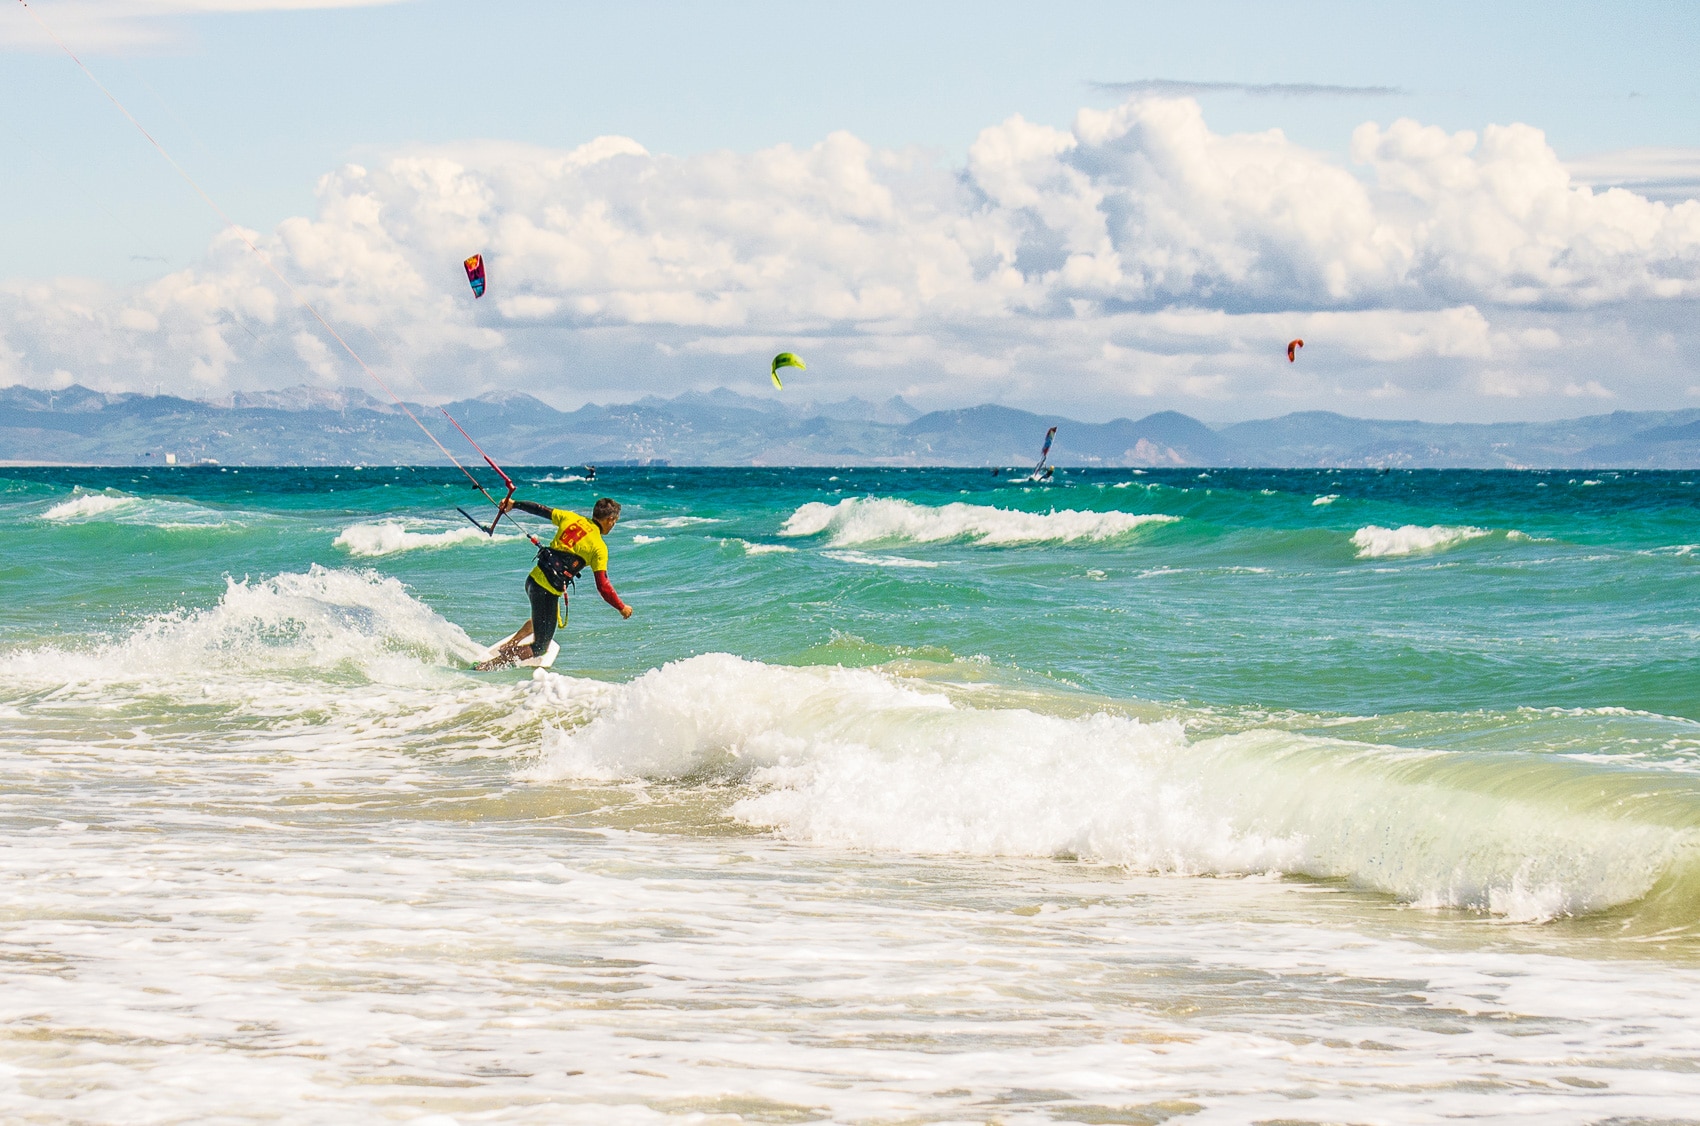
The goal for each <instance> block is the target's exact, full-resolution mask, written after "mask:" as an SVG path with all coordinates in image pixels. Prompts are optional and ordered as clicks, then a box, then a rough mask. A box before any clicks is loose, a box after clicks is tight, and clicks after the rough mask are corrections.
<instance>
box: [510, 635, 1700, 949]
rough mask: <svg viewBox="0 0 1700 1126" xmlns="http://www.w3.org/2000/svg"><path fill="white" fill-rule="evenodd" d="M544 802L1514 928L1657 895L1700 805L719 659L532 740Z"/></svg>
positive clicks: (1416, 755)
mask: <svg viewBox="0 0 1700 1126" xmlns="http://www.w3.org/2000/svg"><path fill="white" fill-rule="evenodd" d="M526 776H527V777H529V778H531V779H534V780H538V781H549V780H555V779H569V778H585V779H603V780H608V779H704V778H714V777H719V778H729V779H734V780H737V781H740V782H741V783H743V784H744V785H745V786H746V787H747V788H748V789H747V790H746V793H747V796H745V797H743V798H741V799H740V800H738V801H737V802H736V803H735V804H734V805H733V806H732V807H731V812H732V814H733V815H734V816H736V817H738V818H740V819H742V820H744V821H745V822H747V823H749V824H752V825H756V826H762V827H767V828H770V829H772V830H774V831H776V832H778V833H779V834H780V835H782V836H785V837H788V838H791V839H795V840H800V841H813V842H821V843H829V844H834V845H840V846H851V847H859V848H867V849H873V850H895V851H903V852H913V853H934V854H971V855H1018V856H1057V855H1071V856H1079V857H1085V858H1091V859H1095V860H1101V861H1106V862H1110V863H1115V864H1122V865H1126V866H1128V867H1131V868H1135V869H1140V870H1147V871H1156V872H1172V873H1181V874H1222V875H1228V874H1244V873H1256V872H1264V871H1270V870H1274V871H1279V872H1285V873H1292V874H1299V875H1306V876H1313V877H1344V878H1346V879H1349V880H1351V881H1352V882H1354V883H1356V884H1358V885H1360V886H1364V887H1368V888H1374V889H1378V890H1380V891H1383V892H1387V893H1390V894H1392V895H1395V896H1398V897H1399V898H1401V899H1403V900H1405V901H1407V902H1411V903H1416V904H1422V905H1427V906H1434V907H1440V906H1445V907H1460V908H1468V909H1473V910H1479V911H1486V912H1492V913H1495V914H1499V915H1503V916H1506V917H1509V918H1514V919H1524V920H1543V919H1550V918H1553V917H1556V916H1561V915H1580V914H1587V913H1591V912H1596V911H1600V910H1604V909H1607V908H1610V907H1613V906H1615V905H1620V904H1626V903H1633V902H1635V901H1637V900H1640V899H1642V898H1643V897H1645V896H1647V895H1648V894H1649V892H1650V891H1651V890H1652V889H1654V888H1655V886H1657V885H1659V884H1660V882H1661V881H1662V880H1668V879H1670V878H1671V877H1672V873H1678V872H1679V871H1686V867H1687V866H1692V864H1693V857H1694V852H1695V849H1696V846H1697V844H1700V829H1697V828H1696V826H1697V824H1700V821H1697V819H1696V814H1697V813H1700V783H1696V782H1695V781H1694V780H1693V779H1688V778H1683V777H1679V776H1674V775H1668V774H1657V775H1655V774H1652V773H1651V772H1635V771H1616V772H1608V771H1602V770H1600V769H1599V768H1598V767H1596V766H1594V765H1593V764H1587V763H1578V762H1571V761H1561V760H1553V759H1551V758H1549V757H1546V756H1536V755H1520V754H1505V753H1500V754H1473V755H1472V754H1456V753H1445V752H1438V751H1414V750H1406V749H1399V748H1391V747H1385V746H1376V745H1371V744H1364V743H1352V742H1346V741H1341V740H1328V739H1319V738H1315V737H1312V736H1306V735H1299V734H1294V733H1291V732H1287V731H1275V730H1255V731H1251V732H1244V733H1238V734H1230V735H1225V736H1221V737H1216V738H1209V739H1201V740H1196V741H1192V740H1189V739H1188V738H1187V737H1186V735H1185V732H1184V731H1183V729H1182V727H1181V725H1180V724H1179V723H1177V722H1172V721H1168V722H1155V723H1146V722H1141V721H1139V720H1136V719H1131V718H1126V717H1122V716H1116V715H1109V714H1097V715H1090V716H1086V717H1078V716H1056V715H1047V714H1043V713H1041V712H1037V711H1033V710H1030V709H1027V708H1014V707H968V706H963V705H962V704H959V703H957V702H955V701H954V700H953V699H951V698H950V697H948V696H947V695H945V694H944V693H943V692H942V691H939V690H937V689H931V688H923V687H921V686H918V685H916V684H914V683H906V682H903V681H901V680H899V679H897V678H895V677H893V676H889V675H886V674H884V673H881V672H878V671H873V670H850V669H841V668H832V669H817V668H804V669H794V668H779V667H774V666H769V665H763V664H759V663H755V662H750V661H745V660H742V659H739V658H736V657H732V656H728V655H725V654H710V655H706V656H702V657H696V658H692V659H690V660H686V661H680V662H677V663H675V664H670V665H667V666H664V667H662V668H660V669H655V670H652V671H651V672H649V673H647V674H645V675H644V676H641V677H639V678H638V679H636V680H635V681H632V682H631V683H629V684H626V685H622V686H619V687H617V688H615V689H613V690H612V691H610V692H608V693H607V695H606V696H605V697H604V702H603V703H602V705H601V709H600V710H599V711H597V712H596V714H595V716H594V718H592V719H590V720H589V722H587V723H583V724H582V725H580V726H576V727H573V728H572V729H569V730H556V731H551V732H550V733H548V734H547V735H546V738H545V742H544V746H543V753H542V755H541V757H540V759H539V760H538V762H537V763H536V764H535V765H534V766H533V767H531V768H530V769H529V770H528V771H527V772H526Z"/></svg>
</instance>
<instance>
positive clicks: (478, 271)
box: [466, 254, 484, 300]
mask: <svg viewBox="0 0 1700 1126" xmlns="http://www.w3.org/2000/svg"><path fill="white" fill-rule="evenodd" d="M466 280H467V281H468V282H470V283H471V285H472V297H473V299H474V300H477V299H478V298H480V297H483V296H484V255H482V254H474V255H473V256H472V257H471V258H468V259H467V260H466Z"/></svg>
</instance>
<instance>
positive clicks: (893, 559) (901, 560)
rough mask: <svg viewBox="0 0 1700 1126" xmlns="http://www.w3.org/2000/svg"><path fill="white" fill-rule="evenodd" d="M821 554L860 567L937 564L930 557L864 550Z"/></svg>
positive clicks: (930, 565)
mask: <svg viewBox="0 0 1700 1126" xmlns="http://www.w3.org/2000/svg"><path fill="white" fill-rule="evenodd" d="M821 554H822V555H823V556H825V557H826V558H828V559H836V560H838V561H839V562H840V563H854V564H856V565H857V566H860V567H919V568H922V569H930V568H933V567H937V566H939V564H938V562H937V561H936V560H932V559H910V558H908V557H907V556H903V555H871V554H869V553H868V552H866V551H823V552H821Z"/></svg>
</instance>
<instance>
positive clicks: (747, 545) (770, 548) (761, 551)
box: [726, 539, 797, 555]
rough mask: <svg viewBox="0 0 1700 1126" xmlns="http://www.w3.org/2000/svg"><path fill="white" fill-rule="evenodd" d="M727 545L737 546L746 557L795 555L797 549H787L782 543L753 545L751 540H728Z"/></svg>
mask: <svg viewBox="0 0 1700 1126" xmlns="http://www.w3.org/2000/svg"><path fill="white" fill-rule="evenodd" d="M726 542H727V543H734V544H737V545H738V547H739V549H740V550H742V551H743V553H744V554H745V555H795V554H796V552H797V549H796V548H794V547H786V546H785V545H784V544H782V543H751V542H750V541H749V540H737V539H734V540H727V541H726Z"/></svg>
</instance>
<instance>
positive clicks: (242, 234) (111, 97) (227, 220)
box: [18, 0, 514, 536]
mask: <svg viewBox="0 0 1700 1126" xmlns="http://www.w3.org/2000/svg"><path fill="white" fill-rule="evenodd" d="M18 3H19V4H21V5H23V9H24V11H26V12H28V13H29V14H30V18H31V19H33V20H34V21H35V22H36V26H37V27H39V28H41V30H42V32H43V33H44V34H45V35H46V36H47V37H48V38H49V39H51V40H53V42H54V44H55V45H56V46H57V47H58V48H59V49H60V50H61V51H63V52H65V56H66V57H67V58H69V59H70V60H71V61H72V62H73V63H76V64H77V69H78V70H80V71H82V72H83V74H84V75H85V76H87V78H88V80H89V81H90V82H92V83H94V85H95V89H97V90H99V91H100V92H101V93H102V94H104V95H106V100H107V101H109V102H111V103H112V104H113V106H115V107H116V108H117V110H118V112H119V113H121V114H123V115H124V118H125V120H126V121H128V122H129V123H130V124H131V125H133V126H135V127H136V132H138V133H140V134H141V135H142V136H143V137H144V138H146V140H147V142H148V144H150V145H152V146H153V148H154V151H155V152H157V153H159V155H160V156H162V157H164V158H165V162H166V163H167V164H169V165H171V167H172V168H173V169H174V170H175V171H176V172H177V174H178V175H179V176H181V177H182V178H183V181H184V182H185V183H187V184H188V185H189V186H190V187H191V188H193V189H194V191H195V194H196V195H198V196H200V197H201V199H202V201H203V202H205V203H206V205H207V206H208V207H210V208H212V210H213V213H214V214H216V215H217V216H218V217H219V218H220V219H222V220H224V224H225V226H227V227H229V228H230V229H231V230H232V231H234V232H236V237H237V238H239V239H241V240H242V244H243V245H244V246H246V247H247V248H248V249H249V250H251V251H253V253H254V257H256V258H258V259H259V260H260V264H261V265H263V266H264V267H265V268H266V269H267V270H269V271H270V272H271V275H272V276H273V277H275V278H276V279H277V280H278V281H279V282H280V283H281V284H282V285H283V288H284V289H285V290H287V291H288V292H289V296H290V297H292V298H294V299H295V301H296V302H297V303H298V304H299V305H300V306H301V307H302V308H303V309H306V310H307V312H309V313H311V314H312V316H313V319H314V320H316V321H318V322H319V324H320V326H321V327H323V328H324V330H325V331H326V332H328V333H330V335H331V339H333V340H335V341H336V342H337V343H338V344H340V345H342V350H343V351H344V352H347V353H348V355H349V357H350V358H352V359H353V360H354V362H355V363H356V364H358V365H359V366H360V370H361V371H363V372H365V373H366V374H367V375H368V376H370V377H371V379H372V382H373V383H376V384H377V385H378V386H379V387H380V388H382V389H383V392H384V394H386V395H388V396H389V397H390V398H391V399H393V400H395V404H396V406H398V407H400V408H401V410H402V413H403V414H405V415H407V417H408V418H411V419H412V420H413V425H415V426H417V427H419V431H420V433H422V434H424V435H425V437H427V438H429V439H430V440H431V444H432V445H434V446H436V447H437V448H438V449H439V450H441V451H442V453H443V456H444V457H446V458H448V459H449V460H450V461H451V462H453V463H454V466H455V468H456V469H458V470H460V471H461V472H462V473H464V474H466V478H467V480H469V481H471V482H472V485H473V487H474V488H476V489H477V490H478V491H479V492H481V493H483V494H484V497H485V499H487V500H488V501H490V503H492V504H496V498H495V497H493V496H491V495H490V491H489V490H488V489H486V488H485V487H484V486H483V485H481V484H479V483H478V478H476V477H474V476H473V475H472V472H471V470H469V469H467V468H466V466H464V465H462V464H461V462H460V459H459V458H458V457H456V456H455V455H454V454H452V453H450V452H449V448H448V447H447V446H445V445H443V443H441V442H439V441H438V440H437V436H436V435H435V434H433V433H431V431H430V430H428V429H426V427H425V424H424V423H423V422H420V421H419V416H418V415H416V414H414V413H413V410H412V409H411V408H410V407H409V406H408V405H407V404H406V403H405V402H403V401H402V398H401V396H400V395H397V394H396V393H395V392H394V391H392V390H390V387H389V384H387V383H385V382H384V381H383V380H382V379H380V378H378V373H377V372H375V371H373V370H372V368H371V366H370V365H368V364H367V363H366V361H365V360H363V359H362V358H361V357H360V353H358V352H356V351H355V350H354V348H353V346H352V345H350V344H349V343H348V341H346V340H344V339H343V337H342V334H341V333H340V332H338V331H337V330H336V329H335V327H333V326H332V325H331V322H330V321H328V320H326V319H325V317H324V314H322V313H320V312H319V310H318V309H316V308H315V307H314V306H313V303H312V302H311V301H309V300H307V298H306V297H305V296H303V295H302V293H301V291H300V290H298V289H296V288H295V286H294V285H293V284H292V283H291V282H290V280H289V279H288V278H286V277H284V276H283V272H282V271H281V270H279V269H278V268H277V266H276V265H275V264H273V262H272V260H271V259H270V258H268V257H267V256H266V253H265V252H264V251H263V250H261V249H260V248H259V246H258V245H257V244H256V243H255V242H254V240H253V239H251V238H249V237H248V232H247V231H245V230H243V229H242V228H241V227H240V226H238V225H237V223H236V220H234V219H232V218H231V217H230V216H229V215H228V214H226V213H225V210H224V208H222V207H220V206H219V205H218V201H217V200H215V199H213V197H212V196H210V195H208V194H207V191H206V189H205V188H203V187H201V185H200V184H199V183H197V182H196V180H195V178H194V177H193V176H191V175H189V171H188V169H186V168H184V167H183V166H182V165H181V164H179V163H177V158H176V157H174V156H172V155H171V154H170V153H169V152H167V151H166V150H165V146H164V145H162V144H160V143H159V142H158V141H157V140H155V139H154V135H153V134H152V133H149V132H148V131H147V129H146V128H145V127H144V126H143V125H142V123H141V122H140V121H138V120H137V119H136V115H135V114H133V113H131V112H130V111H129V109H128V108H126V107H125V105H124V103H123V102H121V101H119V100H118V96H117V95H116V94H114V93H113V92H112V91H111V90H108V89H107V88H106V84H105V83H103V82H101V80H100V79H98V78H96V77H95V74H94V71H92V70H90V69H89V68H88V67H87V66H85V65H84V64H83V60H81V59H79V58H78V57H77V55H76V52H75V51H72V50H71V48H70V47H69V46H67V45H66V43H65V41H64V40H63V39H61V38H59V36H58V35H56V34H55V33H54V31H53V29H52V28H51V27H49V26H48V25H47V21H45V20H43V19H42V18H41V15H40V13H38V12H37V11H36V10H35V9H34V8H32V7H30V5H29V0H18ZM402 370H403V371H406V370H407V369H406V367H405V366H403V367H402ZM439 409H440V408H439ZM443 416H444V417H445V418H447V419H448V420H449V421H450V422H452V423H454V428H455V429H456V430H459V431H460V432H461V435H462V436H463V437H465V438H466V440H467V441H468V442H472V448H473V449H475V450H478V452H479V454H480V455H481V456H482V457H483V458H484V460H485V461H486V462H487V463H488V464H489V466H490V468H492V469H494V470H495V471H496V472H497V473H499V474H501V477H502V481H503V482H504V483H505V484H506V485H507V488H508V496H509V497H512V496H513V495H514V483H513V481H511V480H509V478H508V475H507V474H506V473H502V469H501V467H500V466H499V465H497V464H496V463H495V462H493V461H491V460H490V455H489V454H486V453H484V451H483V450H482V449H479V447H478V443H477V442H473V441H472V437H471V435H469V434H467V433H466V431H465V430H464V429H462V428H461V425H460V423H458V422H455V420H454V417H453V416H452V415H450V414H449V412H448V411H443ZM457 510H458V511H459V512H460V513H461V515H463V516H466V518H467V519H468V520H472V517H471V516H469V515H467V513H466V510H465V509H457ZM501 518H502V513H501V506H500V505H497V512H496V520H500V519H501ZM496 520H492V521H490V526H489V527H487V528H486V527H485V526H484V525H483V524H481V523H479V522H478V521H477V520H472V522H473V523H474V524H477V525H478V526H479V527H480V528H483V529H484V532H485V534H487V535H491V536H494V535H495V534H496Z"/></svg>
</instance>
